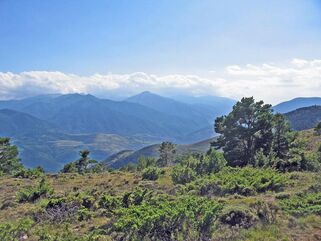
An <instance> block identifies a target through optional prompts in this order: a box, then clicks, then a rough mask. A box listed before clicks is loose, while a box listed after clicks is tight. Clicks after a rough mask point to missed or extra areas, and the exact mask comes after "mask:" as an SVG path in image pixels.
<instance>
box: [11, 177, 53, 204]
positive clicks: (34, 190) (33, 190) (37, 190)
mask: <svg viewBox="0 0 321 241" xmlns="http://www.w3.org/2000/svg"><path fill="white" fill-rule="evenodd" d="M52 193H53V188H52V187H51V186H50V185H49V184H48V182H47V181H46V179H45V178H42V179H41V180H40V182H39V184H38V185H37V186H35V187H27V188H24V189H22V190H20V191H19V192H18V194H17V199H18V201H19V202H34V201H36V200H37V199H39V198H40V197H45V196H48V195H50V194H52Z"/></svg>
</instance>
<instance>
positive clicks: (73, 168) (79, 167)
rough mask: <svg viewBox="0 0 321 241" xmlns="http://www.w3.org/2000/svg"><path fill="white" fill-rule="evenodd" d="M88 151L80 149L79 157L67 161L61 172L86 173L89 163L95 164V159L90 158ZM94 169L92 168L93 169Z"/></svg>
mask: <svg viewBox="0 0 321 241" xmlns="http://www.w3.org/2000/svg"><path fill="white" fill-rule="evenodd" d="M89 154H90V151H88V150H82V151H80V152H79V155H80V158H79V159H78V160H77V161H74V162H70V163H67V164H66V165H65V166H64V167H63V169H62V170H61V172H62V173H80V174H83V173H86V172H88V171H89V170H90V168H89V167H90V164H96V163H97V161H95V160H92V159H90V157H89ZM94 170H95V169H93V171H94Z"/></svg>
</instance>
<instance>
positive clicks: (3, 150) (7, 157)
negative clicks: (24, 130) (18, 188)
mask: <svg viewBox="0 0 321 241" xmlns="http://www.w3.org/2000/svg"><path fill="white" fill-rule="evenodd" d="M23 168H24V167H23V165H22V164H21V162H20V159H19V158H18V148H17V147H16V146H13V145H11V143H10V139H9V138H6V137H4V138H3V137H1V138H0V176H1V175H2V174H5V175H15V174H16V173H17V172H20V171H21V170H23Z"/></svg>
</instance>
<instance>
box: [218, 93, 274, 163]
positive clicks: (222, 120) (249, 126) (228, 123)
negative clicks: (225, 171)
mask: <svg viewBox="0 0 321 241" xmlns="http://www.w3.org/2000/svg"><path fill="white" fill-rule="evenodd" d="M272 119H273V113H272V109H271V105H267V104H264V102H263V101H259V102H255V101H254V98H253V97H250V98H242V100H241V101H239V102H237V103H236V104H235V105H234V107H233V111H232V112H231V113H229V114H228V115H227V116H222V117H219V118H217V119H216V120H215V131H216V132H217V133H219V134H221V136H220V137H219V138H218V140H217V141H215V142H213V143H212V145H213V146H215V147H216V148H218V149H219V148H223V151H224V157H225V158H226V160H227V161H228V164H229V165H230V166H245V165H247V164H253V163H254V157H255V154H256V152H257V151H258V150H262V151H263V152H264V154H266V155H267V154H268V153H269V152H270V150H271V145H272V140H273V133H272Z"/></svg>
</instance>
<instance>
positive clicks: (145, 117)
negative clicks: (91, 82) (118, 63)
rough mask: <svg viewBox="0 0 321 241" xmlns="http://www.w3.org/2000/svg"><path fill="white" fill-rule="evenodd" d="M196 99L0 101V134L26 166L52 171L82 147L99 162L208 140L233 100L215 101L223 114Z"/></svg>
mask: <svg viewBox="0 0 321 241" xmlns="http://www.w3.org/2000/svg"><path fill="white" fill-rule="evenodd" d="M213 98H214V97H213ZM215 98H217V97H215ZM197 99H198V98H195V97H190V101H191V102H194V103H183V102H180V101H177V100H174V99H170V98H166V97H162V96H158V95H155V94H152V93H150V92H143V93H141V94H139V95H136V96H133V97H131V98H128V99H126V100H124V101H113V100H108V99H99V98H96V97H94V96H92V95H82V94H68V95H43V96H36V97H31V98H27V99H22V100H9V101H0V124H1V128H0V135H1V136H10V137H12V138H13V140H14V141H15V142H16V144H17V145H18V146H19V148H20V151H21V157H22V159H23V161H24V163H25V164H26V165H27V166H36V165H40V164H41V165H43V166H44V167H45V168H46V169H47V170H55V171H56V170H57V169H59V168H60V167H61V166H62V165H63V164H64V163H65V162H69V161H71V160H73V159H74V158H76V157H77V155H78V151H79V150H81V149H84V148H87V149H90V150H91V152H92V157H93V158H96V159H105V158H106V157H107V156H109V155H111V154H113V153H116V152H118V151H121V150H124V149H133V150H136V149H139V148H142V147H144V146H146V145H149V144H153V143H159V142H160V141H163V140H170V141H174V142H176V143H190V142H196V141H199V140H203V139H206V138H210V137H212V136H213V135H214V133H213V129H212V123H213V120H214V118H215V117H216V116H218V115H222V114H225V113H227V112H229V111H230V110H231V108H232V105H233V104H234V103H235V101H234V100H231V99H227V98H220V97H218V98H217V99H221V100H222V101H223V100H224V103H225V106H224V112H223V111H222V103H220V102H218V103H217V104H216V103H215V102H210V101H209V102H208V103H207V102H205V101H204V100H203V99H200V103H197ZM204 129H205V130H206V131H204Z"/></svg>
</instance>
